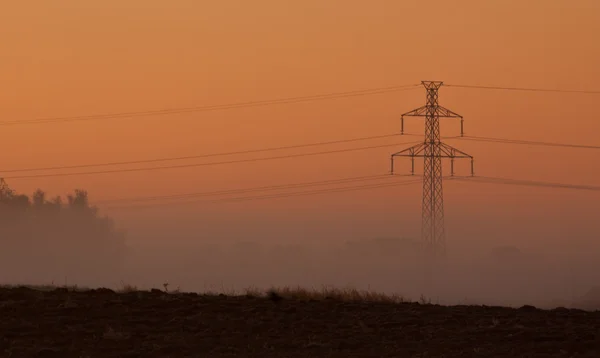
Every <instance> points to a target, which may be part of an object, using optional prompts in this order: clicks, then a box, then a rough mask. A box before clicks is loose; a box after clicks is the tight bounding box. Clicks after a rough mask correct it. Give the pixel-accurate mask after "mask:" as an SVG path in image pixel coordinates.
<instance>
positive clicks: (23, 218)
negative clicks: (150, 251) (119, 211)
mask: <svg viewBox="0 0 600 358" xmlns="http://www.w3.org/2000/svg"><path fill="white" fill-rule="evenodd" d="M126 253H127V247H126V245H125V233H124V232H122V231H120V230H118V229H117V228H116V227H115V225H114V223H113V221H112V220H111V219H110V218H108V217H102V216H100V215H99V214H98V209H97V208H95V207H93V206H90V203H89V200H88V193H87V192H86V191H84V190H75V191H74V193H73V194H70V195H68V196H67V197H66V200H63V198H61V197H54V198H51V199H49V198H47V197H46V194H45V193H44V192H43V191H42V190H37V191H36V192H34V193H33V195H32V196H31V197H29V196H27V195H23V194H18V193H16V192H14V191H13V190H11V189H10V188H9V187H8V186H7V185H6V184H3V183H2V184H0V268H1V271H2V272H1V273H0V275H2V276H4V277H0V279H2V280H3V281H4V280H6V279H8V278H13V279H16V278H17V277H18V276H25V277H20V278H21V279H24V280H27V279H29V278H38V279H39V278H45V279H46V280H56V279H60V280H63V279H68V277H75V276H80V277H86V278H93V277H96V278H99V277H101V276H102V277H106V275H104V274H105V273H109V272H112V274H113V275H114V274H115V269H118V268H119V267H120V266H121V265H122V264H123V260H124V259H125V254H126Z"/></svg>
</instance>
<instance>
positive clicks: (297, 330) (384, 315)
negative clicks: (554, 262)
mask: <svg viewBox="0 0 600 358" xmlns="http://www.w3.org/2000/svg"><path fill="white" fill-rule="evenodd" d="M276 298H277V297H270V298H269V297H266V298H261V297H246V296H241V297H240V296H237V297H228V296H218V295H213V296H208V295H196V294H170V293H164V292H160V291H157V290H156V291H153V292H131V293H115V292H112V291H110V290H91V291H86V292H72V291H67V290H65V289H56V290H53V291H39V290H33V289H28V288H12V289H8V288H4V289H0V332H1V334H2V339H1V340H0V354H1V356H3V357H600V312H586V311H580V310H567V309H555V310H551V311H544V310H538V309H535V308H534V307H529V306H525V307H522V308H520V309H510V308H501V307H482V306H454V307H443V306H436V305H422V304H418V303H402V304H396V303H367V302H343V301H338V300H333V299H323V300H314V301H310V300H299V299H287V298H284V299H280V300H278V299H276Z"/></svg>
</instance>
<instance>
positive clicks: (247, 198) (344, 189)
mask: <svg viewBox="0 0 600 358" xmlns="http://www.w3.org/2000/svg"><path fill="white" fill-rule="evenodd" d="M420 182H421V180H406V181H400V182H397V183H381V184H370V185H360V186H349V187H340V188H331V189H318V190H311V191H297V192H290V193H280V194H270V195H260V196H245V197H237V198H225V199H214V200H190V201H176V202H167V203H155V204H141V205H120V206H112V207H107V208H105V209H107V210H114V209H133V208H136V209H137V208H147V207H163V206H169V205H181V204H197V203H223V202H242V201H253V200H266V199H279V198H288V197H295V196H307V195H318V194H331V193H340V192H347V191H359V190H370V189H379V188H388V187H393V186H403V185H410V184H416V183H420Z"/></svg>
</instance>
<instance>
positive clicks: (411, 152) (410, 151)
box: [392, 143, 426, 157]
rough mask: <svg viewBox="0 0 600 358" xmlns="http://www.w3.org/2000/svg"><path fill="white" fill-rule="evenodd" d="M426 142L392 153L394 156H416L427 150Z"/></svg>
mask: <svg viewBox="0 0 600 358" xmlns="http://www.w3.org/2000/svg"><path fill="white" fill-rule="evenodd" d="M425 146H426V144H425V143H419V144H415V145H413V146H412V147H409V148H406V149H403V150H401V151H399V152H396V153H394V154H392V157H414V156H419V154H421V153H422V152H423V151H424V150H425Z"/></svg>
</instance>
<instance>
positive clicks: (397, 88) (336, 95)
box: [0, 84, 418, 126]
mask: <svg viewBox="0 0 600 358" xmlns="http://www.w3.org/2000/svg"><path fill="white" fill-rule="evenodd" d="M417 86H418V85H416V84H414V85H400V86H389V87H379V88H371V89H363V90H354V91H345V92H331V93H326V94H318V95H310V96H297V97H287V98H279V99H270V100H258V101H248V102H237V103H229V104H220V105H207V106H198V107H182V108H171V109H161V110H149V111H136V112H117V113H109V114H97V115H85V116H71V117H53V118H38V119H28V120H12V121H2V122H0V126H8V125H20V124H43V123H60V122H74V121H90V120H99V119H117V118H133V117H145V116H157V115H169V114H180V113H191V112H207V111H217V110H228V109H235V108H248V107H259V106H271V105H281V104H292V103H300V102H311V101H321V100H329V99H336V98H347V97H358V96H370V95H377V94H384V93H391V92H399V91H406V90H411V89H416V88H417Z"/></svg>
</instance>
